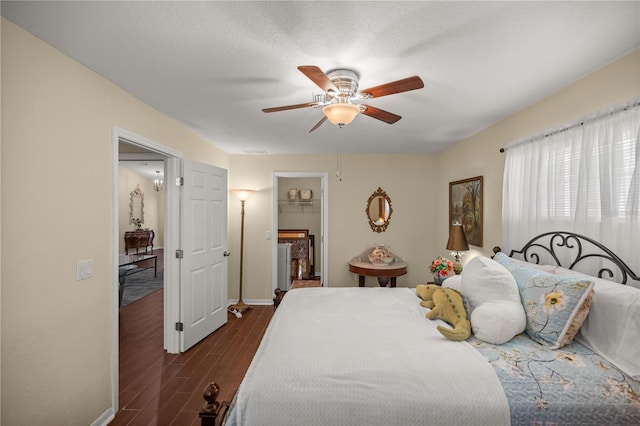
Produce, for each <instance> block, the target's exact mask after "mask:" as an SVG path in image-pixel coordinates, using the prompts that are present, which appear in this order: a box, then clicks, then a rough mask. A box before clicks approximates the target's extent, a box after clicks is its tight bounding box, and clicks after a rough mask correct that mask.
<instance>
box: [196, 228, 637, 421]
mask: <svg viewBox="0 0 640 426" xmlns="http://www.w3.org/2000/svg"><path fill="white" fill-rule="evenodd" d="M494 251H495V252H496V256H495V258H494V259H495V260H491V259H488V258H485V259H480V257H479V259H478V262H477V263H482V264H483V265H485V266H483V267H485V269H483V271H485V270H487V269H486V265H489V266H490V268H493V269H491V270H490V271H489V270H487V271H488V272H487V273H486V274H484V272H483V274H484V275H483V277H480V278H478V277H477V276H475V277H474V275H473V274H474V272H473V270H474V268H472V267H471V261H470V262H469V264H468V265H467V266H466V267H465V270H464V271H463V273H462V274H461V276H459V277H455V278H456V279H457V281H456V280H454V279H453V278H451V279H450V280H451V287H452V288H455V286H456V284H455V283H456V282H457V283H458V285H462V287H460V288H458V289H459V290H460V292H461V293H462V295H463V297H464V298H465V304H467V303H469V305H467V311H469V310H470V309H471V312H472V314H471V316H470V318H471V325H472V328H473V329H474V335H472V336H471V337H470V338H469V339H468V340H466V341H460V342H456V341H451V340H447V339H445V338H444V337H443V336H442V335H441V334H440V333H439V332H438V330H437V329H436V326H438V325H444V326H446V324H445V323H444V322H443V321H440V320H428V319H426V318H425V314H426V313H427V312H428V309H427V308H424V307H422V306H420V304H419V302H420V300H419V299H418V298H417V297H416V292H415V289H410V288H331V287H324V288H303V289H294V290H291V291H290V292H288V294H287V296H286V297H285V298H284V299H283V301H282V303H281V304H280V307H279V308H278V310H277V311H276V312H275V313H274V316H273V318H272V320H271V323H270V325H269V327H268V329H267V331H266V332H265V335H264V337H263V340H262V342H261V344H260V347H259V349H258V351H257V352H256V355H255V357H254V359H253V361H252V363H251V365H250V367H249V369H248V371H247V374H246V375H245V378H244V380H243V382H242V384H241V385H240V387H239V389H238V390H237V392H236V395H235V397H234V399H233V401H232V402H231V403H230V404H227V403H225V402H218V401H216V400H215V397H216V394H217V386H216V385H215V384H214V383H211V384H210V385H209V387H208V388H207V392H206V395H205V399H206V400H207V402H206V404H205V406H204V407H203V410H202V412H201V417H202V418H203V424H214V422H218V423H221V422H222V421H224V422H225V424H227V425H255V424H260V425H301V424H304V425H340V424H350V425H414V424H415V425H417V424H437V425H446V424H451V425H501V424H505V425H506V424H512V425H520V424H603V423H610V424H640V382H639V381H638V380H640V342H639V341H638V338H639V337H640V278H638V276H637V275H636V274H635V273H634V272H633V271H632V270H631V269H630V268H629V267H628V266H627V265H626V264H625V263H624V262H623V261H622V259H620V258H619V257H618V256H616V255H615V254H614V253H612V252H611V251H610V250H609V249H607V248H606V247H603V246H602V245H600V244H599V243H597V242H595V241H593V240H590V239H588V238H586V237H583V236H580V235H576V234H571V233H565V232H552V233H547V234H543V235H540V236H537V237H536V238H533V239H532V240H531V241H530V242H529V243H527V244H526V245H525V246H524V247H523V248H522V249H521V250H514V251H512V252H511V253H510V255H509V256H506V255H505V254H503V253H501V252H500V250H499V249H495V250H494ZM518 257H519V258H520V259H521V260H518ZM526 261H529V262H526ZM593 268H595V269H593ZM476 269H477V268H476ZM588 269H591V270H592V271H593V272H589V271H588ZM467 270H468V271H467ZM495 271H498V272H499V274H503V275H502V276H503V277H504V271H507V273H508V274H510V275H509V278H508V279H513V281H514V282H515V283H516V285H517V286H518V289H519V291H520V292H521V294H522V295H524V296H522V297H523V299H522V300H523V302H522V304H521V306H522V307H523V312H524V314H525V315H526V316H527V318H526V327H527V328H526V329H525V330H523V331H522V332H519V333H518V334H515V335H514V336H513V337H509V336H508V338H507V339H506V341H504V342H503V341H502V340H500V341H499V343H495V342H491V340H492V338H485V337H484V335H482V333H480V332H478V333H477V334H476V333H475V331H476V330H475V329H476V327H475V323H474V321H473V318H474V315H475V314H476V313H477V312H476V311H480V309H479V308H477V307H475V308H474V309H472V308H473V307H472V306H471V305H470V304H471V302H473V301H474V299H473V297H472V295H473V292H471V291H469V290H468V288H469V285H470V283H472V282H473V283H474V284H475V282H476V279H479V280H480V281H482V279H486V278H487V277H488V276H490V277H491V279H490V280H486V281H485V282H495V281H499V279H497V278H496V277H498V276H500V275H499V274H498V273H497V272H495ZM496 274H497V275H496ZM603 277H607V278H610V279H615V280H616V281H618V283H614V282H612V281H609V280H604V279H603ZM549 280H551V281H552V282H553V283H554V289H564V290H565V291H567V292H569V291H574V290H575V291H581V292H582V293H581V294H583V295H584V297H581V298H579V299H580V302H579V303H580V304H581V306H580V307H579V309H578V307H576V308H575V309H574V308H573V307H572V306H570V305H562V304H563V303H565V302H564V301H563V300H562V298H558V299H557V300H556V301H560V302H558V303H560V305H556V306H555V309H556V311H557V312H559V313H561V314H562V315H564V316H565V317H566V316H567V315H568V317H567V319H564V320H563V321H567V326H566V327H564V329H563V332H562V333H560V334H562V336H560V337H559V336H558V334H559V333H557V330H556V331H554V334H553V335H552V336H551V337H549V336H547V335H545V334H544V333H545V332H546V331H549V330H550V328H548V329H547V330H544V328H545V327H547V326H548V324H545V325H544V326H542V327H541V326H540V321H537V322H536V320H537V319H539V318H538V317H535V315H534V313H535V312H534V309H532V307H531V305H530V304H526V303H525V302H524V301H525V300H526V298H527V297H528V296H526V295H527V294H529V293H527V291H532V290H533V291H539V290H540V287H542V286H543V285H544V284H545V283H548V282H550V281H549ZM447 281H449V280H446V281H445V284H443V286H446V285H447ZM480 281H479V282H480ZM485 282H483V285H484V283H485ZM523 282H524V284H523ZM465 283H466V284H465ZM527 283H528V284H527ZM531 283H534V285H532V284H531ZM567 283H569V284H567ZM576 283H578V284H576ZM584 283H588V284H584ZM488 285H491V284H488ZM564 285H570V287H562V286H564ZM481 288H482V289H483V292H482V293H481V294H482V296H483V297H485V298H486V297H488V296H487V295H488V294H490V293H491V292H492V291H493V290H491V289H490V290H486V287H481ZM522 288H525V290H522ZM465 292H467V293H466V294H467V295H468V296H469V297H466V296H465ZM536 294H537V293H536ZM566 296H567V297H566V298H565V299H569V298H568V295H566ZM535 297H537V295H536V296H535ZM490 302H493V301H490ZM587 302H588V303H587ZM540 306H541V308H540V309H546V308H547V307H548V306H547V305H544V303H542V304H541V305H540ZM585 306H586V308H585ZM560 308H562V309H560ZM614 308H615V309H614ZM585 310H586V312H585ZM569 311H571V312H574V313H573V314H569ZM497 317H500V315H493V316H492V319H491V321H493V322H492V323H491V324H492V325H495V324H497V322H496V320H495V318H497ZM478 318H480V317H478ZM549 318H551V316H549ZM553 318H554V319H553V320H549V321H547V322H548V323H550V324H551V323H553V321H555V318H556V317H553ZM578 320H580V324H579V325H578V327H577V328H575V327H573V326H574V325H575V323H576V322H577V321H578ZM506 322H507V323H509V324H511V322H509V321H506ZM569 322H570V323H571V326H569ZM477 324H478V331H479V330H480V329H481V328H480V326H479V324H480V322H478V323H477ZM502 325H503V324H499V325H498V326H499V327H501V326H502ZM530 326H532V327H533V329H530V328H529V327H530ZM482 327H483V330H486V327H485V326H484V325H483V326H482ZM535 327H538V328H537V329H536V328H535ZM507 328H508V327H507ZM574 328H575V329H574ZM565 331H566V333H565ZM571 333H573V335H572V336H571V338H570V339H569V338H568V337H567V336H568V335H569V334H571ZM503 334H504V333H503ZM477 336H481V337H483V339H480V338H478V337H477ZM549 338H550V339H551V341H552V343H554V344H555V346H557V347H556V348H554V349H551V347H553V346H554V344H550V343H549V342H547V341H545V339H549ZM494 340H495V339H494ZM503 340H505V339H503ZM560 341H561V343H557V342H560ZM227 406H228V410H227ZM207 422H210V423H207ZM216 424H217V423H216Z"/></svg>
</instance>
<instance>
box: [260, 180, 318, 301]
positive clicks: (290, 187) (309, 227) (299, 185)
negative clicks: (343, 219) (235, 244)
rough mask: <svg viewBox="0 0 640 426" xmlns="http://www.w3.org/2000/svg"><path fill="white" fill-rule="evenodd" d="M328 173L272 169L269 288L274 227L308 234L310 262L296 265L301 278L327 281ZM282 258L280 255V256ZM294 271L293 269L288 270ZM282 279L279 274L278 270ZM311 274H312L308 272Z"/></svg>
mask: <svg viewBox="0 0 640 426" xmlns="http://www.w3.org/2000/svg"><path fill="white" fill-rule="evenodd" d="M327 181H328V173H327V172H274V173H273V226H272V229H273V232H272V238H271V239H272V253H273V255H272V291H273V290H275V289H276V288H277V287H278V284H279V283H278V281H279V278H278V275H279V274H278V264H279V262H278V260H279V259H278V257H279V256H278V252H279V250H278V230H279V229H283V227H285V228H284V229H299V230H305V231H307V233H308V234H309V235H310V236H313V237H312V249H311V250H312V252H313V253H311V255H310V256H311V257H310V259H309V260H310V261H311V262H312V263H313V265H305V266H304V269H303V268H302V267H301V266H300V265H297V268H300V269H299V271H300V275H302V274H304V275H305V278H306V277H308V279H316V280H320V281H321V283H322V285H323V286H325V285H327V283H328V279H329V277H328V269H329V268H328V265H327V259H328V255H327V247H328V240H327V234H328V223H327V218H328V213H327V212H328V204H327V199H328V196H327V190H328V185H327ZM280 260H282V259H280ZM293 273H295V271H293V272H292V275H293ZM280 275H281V277H280V280H282V274H280ZM309 275H312V276H309Z"/></svg>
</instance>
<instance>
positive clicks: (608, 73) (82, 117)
mask: <svg viewBox="0 0 640 426" xmlns="http://www.w3.org/2000/svg"><path fill="white" fill-rule="evenodd" d="M1 37H2V39H1V42H2V52H1V53H2V55H1V56H2V69H1V73H2V93H1V94H2V102H1V103H2V111H1V113H2V116H1V118H2V156H1V161H2V163H1V165H2V167H1V170H2V178H1V185H2V187H1V192H2V223H1V225H0V227H1V229H2V245H1V247H0V250H1V252H2V269H1V273H2V276H1V286H2V288H1V290H2V292H1V295H2V300H1V315H2V318H1V324H2V330H1V337H2V351H1V356H2V373H1V385H2V408H3V409H2V419H1V421H2V423H4V424H5V425H14V424H32V425H37V424H88V423H91V422H92V421H94V420H95V419H96V418H97V417H98V416H99V415H101V414H102V413H103V412H104V411H105V410H106V409H107V408H108V407H109V404H110V402H111V401H110V396H111V385H110V380H111V370H110V368H111V367H110V362H111V360H110V356H111V328H112V322H113V321H117V318H112V317H111V291H112V290H111V289H112V285H114V280H116V277H114V274H113V272H114V271H112V270H111V269H112V268H111V265H112V260H111V253H112V251H113V248H112V247H111V244H112V243H111V241H112V234H113V232H114V230H113V227H112V226H113V225H112V220H111V219H112V218H111V214H112V205H111V204H112V180H113V178H112V167H113V165H112V164H111V161H112V160H111V159H112V145H111V132H112V126H114V125H115V126H118V127H120V128H123V129H126V130H128V131H130V132H133V133H136V134H139V135H141V136H144V137H145V138H147V139H150V140H153V141H156V142H158V143H160V144H163V145H165V146H168V147H171V148H173V149H176V150H179V151H181V152H182V153H183V154H184V155H185V157H186V158H190V159H194V160H197V161H201V162H204V163H209V164H213V165H216V166H218V167H222V168H227V169H229V186H230V187H232V188H233V187H247V188H253V189H256V190H258V192H257V193H256V194H255V195H254V196H253V197H252V198H251V199H250V200H249V201H247V206H246V211H247V212H246V224H245V233H246V234H245V259H244V263H245V267H246V269H245V278H244V286H245V287H244V296H245V300H247V299H260V300H270V299H271V296H272V295H271V282H270V277H271V241H269V240H266V239H265V235H264V234H265V231H267V230H270V231H273V230H271V226H272V211H273V210H272V209H273V207H272V195H271V187H272V173H273V171H315V172H318V171H326V172H328V173H329V177H330V178H329V188H328V190H329V199H328V203H329V223H330V229H329V233H328V238H329V243H330V249H329V259H328V262H329V277H327V279H328V281H327V282H328V283H330V285H333V286H351V285H356V281H355V280H354V279H353V276H352V275H351V274H350V273H349V272H348V271H347V262H348V260H349V259H350V258H351V257H352V256H354V255H356V254H358V253H360V252H361V251H362V250H364V249H365V248H367V247H368V246H370V245H372V244H375V243H384V244H388V245H390V246H391V249H392V250H393V251H394V252H396V254H398V255H400V256H402V257H404V259H405V260H406V261H407V262H408V263H409V273H408V274H407V275H406V276H404V277H401V278H399V280H398V283H399V285H415V284H417V283H420V282H423V281H424V280H425V279H426V278H427V277H428V272H427V264H428V263H429V262H430V261H431V260H432V259H433V257H434V256H436V255H438V254H446V253H445V250H444V246H445V244H446V241H447V232H448V226H447V222H448V219H447V217H448V207H447V203H448V182H450V181H453V180H459V179H464V178H467V177H472V176H477V175H483V176H484V184H485V190H484V194H485V210H484V214H485V223H484V247H483V248H481V249H479V250H474V251H473V253H472V255H473V254H477V253H478V252H483V253H490V250H491V247H492V246H493V245H494V244H499V243H500V242H501V238H502V234H501V221H500V216H501V202H500V200H501V197H502V193H501V187H502V170H503V162H504V157H503V154H500V153H499V152H498V149H499V148H500V147H502V146H504V145H505V144H506V143H507V142H509V141H511V140H514V139H519V138H521V137H524V136H526V135H529V134H531V133H536V132H538V131H541V130H543V129H545V128H548V127H551V126H555V125H557V124H559V123H562V122H564V121H567V120H571V119H574V118H578V117H580V116H582V115H584V114H586V113H589V112H592V111H595V110H597V109H600V108H602V107H604V106H607V105H610V104H614V103H617V102H621V101H624V100H626V99H629V98H631V97H633V96H637V95H639V94H640V83H639V81H638V79H639V77H638V76H639V75H640V53H639V51H636V52H634V53H633V54H631V55H629V56H627V57H625V58H622V59H621V60H619V61H617V62H615V63H613V64H611V65H610V66H607V67H605V68H603V69H602V70H600V71H598V72H596V73H593V74H591V75H588V76H587V77H585V78H584V79H582V80H580V81H578V82H576V83H575V84H573V85H571V86H569V87H567V88H566V89H564V90H561V91H559V92H558V93H556V94H555V95H553V96H550V97H548V98H546V99H543V100H542V101H541V102H539V103H537V104H535V105H533V106H531V107H529V108H527V109H525V110H523V111H521V112H518V113H516V114H514V115H513V116H512V117H510V118H508V119H507V120H504V121H502V122H500V123H498V124H496V125H494V126H492V127H490V128H488V129H486V130H485V131H483V132H480V133H479V134H477V135H475V136H474V137H472V138H469V139H468V140H465V141H463V142H462V143H460V144H458V145H457V146H455V147H453V148H451V149H449V150H447V151H445V152H442V153H440V154H437V155H427V154H424V155H343V159H342V176H343V180H342V182H340V181H339V180H338V179H337V178H335V173H334V172H335V164H336V158H335V155H314V156H305V155H301V156H298V155H279V156H262V155H261V156H252V155H249V156H228V155H226V154H225V153H223V152H222V151H220V150H218V149H216V148H215V147H212V146H211V145H210V144H208V143H207V142H205V141H204V140H203V139H201V138H199V137H198V136H197V135H195V134H193V133H191V132H189V131H187V130H185V129H184V128H183V127H182V126H180V125H178V124H177V123H175V122H174V121H172V120H170V119H168V118H167V117H166V116H164V115H162V114H160V113H158V112H157V111H155V110H153V109H152V108H150V107H149V106H148V105H146V104H144V103H143V102H141V101H139V100H137V99H135V98H134V97H132V96H130V95H129V94H127V93H125V92H123V91H122V90H121V89H119V88H118V87H116V86H114V85H113V84H111V83H110V82H108V81H106V80H105V79H103V78H102V77H100V76H99V75H97V74H95V73H93V72H92V71H90V70H88V69H87V68H85V67H83V66H81V65H79V64H78V63H76V62H74V61H73V60H71V59H70V58H68V57H66V56H64V55H63V54H62V53H60V52H58V51H57V50H55V49H53V48H51V47H50V46H48V45H46V44H44V43H42V42H41V41H39V40H38V39H36V38H35V37H33V36H31V35H29V34H28V33H26V32H24V31H22V30H21V29H19V28H18V27H16V26H15V25H13V24H12V23H10V22H9V21H6V20H4V19H2V34H1ZM301 137H304V136H301ZM301 165H303V166H301ZM43 177H44V178H43ZM378 186H381V187H382V189H384V190H385V191H386V192H387V193H388V194H389V196H390V198H391V200H392V206H393V209H394V212H393V216H392V218H391V223H390V225H389V229H388V230H387V232H385V233H382V234H376V233H374V232H372V231H371V228H370V227H369V225H368V223H367V220H366V217H365V203H366V201H367V199H368V197H369V195H370V194H371V193H372V192H373V191H374V190H375V189H376V188H377V187H378ZM232 200H233V198H230V202H229V241H230V247H229V249H230V251H231V252H232V253H238V252H239V247H238V245H239V228H240V204H239V203H236V202H233V201H232ZM470 256H471V255H470ZM470 256H466V257H465V261H466V260H468V258H469V257H470ZM82 259H93V261H94V277H93V278H91V279H88V280H84V281H80V282H76V281H75V264H76V262H77V261H78V260H82ZM238 268H239V265H238V256H232V257H231V258H230V264H229V282H230V286H229V287H230V288H229V297H230V298H233V297H237V290H238V289H237V282H238ZM367 285H368V286H373V285H375V282H374V281H372V279H368V281H367ZM34 407H37V409H34Z"/></svg>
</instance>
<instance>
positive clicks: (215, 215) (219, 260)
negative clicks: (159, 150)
mask: <svg viewBox="0 0 640 426" xmlns="http://www.w3.org/2000/svg"><path fill="white" fill-rule="evenodd" d="M182 171H183V173H182V176H183V177H184V184H183V188H182V211H181V222H182V223H181V231H182V232H181V247H182V253H183V258H182V260H181V262H180V281H181V284H180V318H181V323H182V325H181V326H182V329H183V330H182V333H181V336H182V337H181V339H180V350H181V351H182V352H184V351H186V350H187V349H189V348H190V347H191V346H193V345H195V344H196V343H198V342H199V341H200V340H202V339H203V338H205V337H206V336H208V335H209V334H210V333H212V332H213V331H215V330H216V329H217V328H219V327H221V326H222V325H224V324H225V323H226V322H227V307H226V303H227V261H226V259H227V258H226V257H225V256H224V252H225V247H226V243H227V171H226V170H225V169H220V168H217V167H214V166H210V165H207V164H202V163H198V162H194V161H188V160H183V169H182Z"/></svg>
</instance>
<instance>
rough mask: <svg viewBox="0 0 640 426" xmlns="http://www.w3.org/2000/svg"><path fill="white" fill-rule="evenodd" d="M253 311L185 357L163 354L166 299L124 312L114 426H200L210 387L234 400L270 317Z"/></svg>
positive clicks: (261, 309)
mask: <svg viewBox="0 0 640 426" xmlns="http://www.w3.org/2000/svg"><path fill="white" fill-rule="evenodd" d="M272 314H273V307H272V306H254V307H253V308H252V309H250V310H248V311H247V312H245V314H244V316H243V317H242V318H240V319H238V318H236V317H235V316H234V315H232V314H228V322H227V324H225V325H224V326H222V327H221V328H219V329H218V330H216V331H215V332H213V333H212V334H210V335H209V336H208V337H207V338H205V339H204V340H202V341H201V342H200V343H198V344H197V345H195V346H194V347H192V348H191V349H189V350H188V351H187V352H185V353H181V354H168V353H166V352H165V351H164V349H163V294H162V291H156V292H154V293H152V294H150V295H149V296H146V297H144V298H142V299H140V300H137V301H135V302H133V303H131V304H129V305H127V306H125V307H123V308H121V309H120V372H119V381H120V389H119V399H120V409H119V411H118V413H117V414H116V417H115V419H114V420H113V421H112V422H111V423H110V424H111V425H114V426H115V425H198V424H199V418H198V411H199V410H200V408H201V407H202V404H203V403H204V399H203V398H202V392H203V390H204V388H205V385H206V384H207V383H209V382H211V381H215V382H216V383H218V385H220V396H219V398H218V399H219V400H229V401H230V400H231V398H232V396H233V393H234V392H235V390H236V389H237V388H238V386H239V385H240V382H241V381H242V378H243V377H244V374H245V372H246V371H247V368H248V367H249V364H250V363H251V360H252V359H253V355H254V354H255V352H256V350H257V349H258V345H259V343H260V340H261V339H262V335H263V334H264V331H265V330H266V327H267V325H268V324H269V321H270V320H271V316H272Z"/></svg>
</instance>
